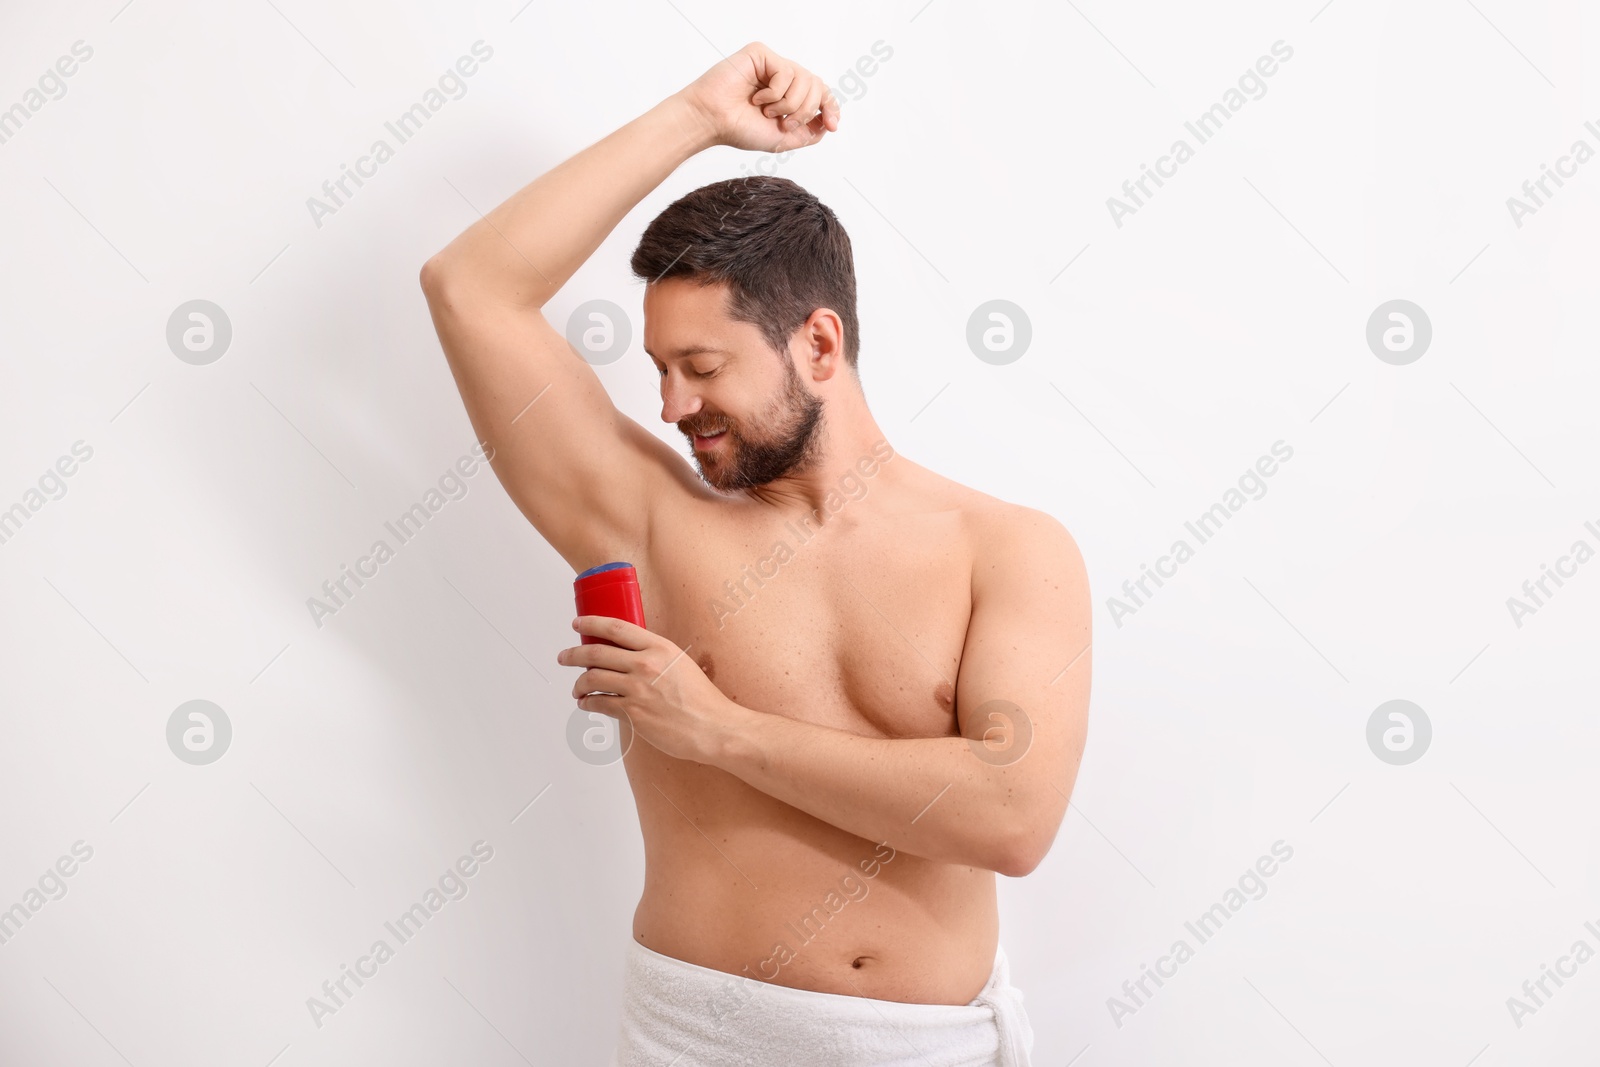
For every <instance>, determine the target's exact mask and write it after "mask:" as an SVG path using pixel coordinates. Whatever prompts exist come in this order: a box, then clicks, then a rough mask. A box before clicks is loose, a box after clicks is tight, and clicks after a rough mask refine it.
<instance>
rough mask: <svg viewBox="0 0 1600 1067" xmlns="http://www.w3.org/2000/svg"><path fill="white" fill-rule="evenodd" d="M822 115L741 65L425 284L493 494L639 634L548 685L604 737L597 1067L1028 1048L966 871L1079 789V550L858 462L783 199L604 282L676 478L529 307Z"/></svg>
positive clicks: (732, 188)
mask: <svg viewBox="0 0 1600 1067" xmlns="http://www.w3.org/2000/svg"><path fill="white" fill-rule="evenodd" d="M839 119H840V115H839V105H838V102H837V101H836V100H835V99H834V98H833V97H832V94H831V93H829V92H828V91H827V87H826V86H825V85H824V84H823V82H822V81H821V80H820V79H818V78H817V77H815V76H814V75H812V74H811V73H810V72H808V71H806V70H804V69H803V68H801V67H799V66H798V65H796V64H795V63H793V62H791V61H789V60H786V59H784V58H782V57H780V56H778V55H776V54H774V53H773V52H772V51H771V50H770V49H768V48H766V47H765V46H764V45H762V44H759V43H755V44H751V45H749V46H747V47H745V48H744V49H742V50H740V51H739V52H738V53H736V54H735V55H733V56H731V57H729V58H728V59H727V60H725V61H723V62H720V63H718V64H717V65H716V66H714V67H712V68H711V70H709V71H708V72H706V74H705V75H703V76H702V77H700V78H699V79H698V80H696V81H695V82H693V83H692V84H690V85H689V86H687V87H685V88H684V89H683V90H681V91H680V92H678V93H676V94H674V95H672V96H670V97H668V98H667V99H666V100H664V101H662V102H661V103H659V104H657V105H656V106H655V107H653V108H651V109H650V110H649V111H647V112H646V113H645V114H644V115H642V116H641V117H639V118H636V119H634V120H633V121H632V122H629V123H628V124H627V125H625V126H623V127H621V128H620V129H618V130H616V131H615V132H613V133H612V134H610V135H609V136H608V137H606V138H604V139H603V140H601V141H599V142H597V143H595V144H593V145H591V146H590V147H588V148H586V149H584V150H583V151H582V152H580V153H578V154H577V155H576V156H574V157H572V158H571V159H569V160H567V161H566V162H564V163H562V164H561V165H559V166H557V167H556V168H555V169H553V170H551V171H550V172H549V173H547V174H545V175H544V176H542V177H540V178H539V179H538V180H536V181H534V182H533V183H532V184H530V185H528V186H527V187H525V188H524V189H522V190H521V191H519V192H518V193H516V194H515V195H514V196H512V197H511V198H510V199H509V200H507V201H506V202H505V203H503V204H501V205H500V206H499V207H497V208H495V209H494V210H493V211H491V212H490V213H489V215H488V216H486V217H485V218H483V219H482V220H480V221H479V222H477V223H475V224H474V225H472V226H471V227H469V228H468V229H467V230H466V231H465V232H463V233H462V234H461V235H460V236H459V237H457V238H456V239H455V240H454V241H452V242H451V243H450V245H449V246H448V247H446V248H445V249H444V250H443V251H441V252H439V253H438V254H437V255H435V256H434V257H433V258H432V259H430V260H429V261H428V263H427V264H426V265H425V266H424V267H423V270H422V287H423V290H424V292H425V293H426V294H427V298H428V303H429V307H430V308H431V309H432V313H433V321H434V324H435V327H436V328H437V330H438V333H439V338H440V341H441V343H442V346H443V348H444V352H445V355H446V356H447V358H448V359H449V362H450V368H451V371H452V373H453V374H454V376H455V380H456V384H457V386H458V387H459V388H460V390H461V396H462V399H463V400H464V402H465V405H466V409H467V414H468V416H469V417H470V418H471V420H472V425H473V427H474V428H475V429H476V431H477V432H478V435H479V437H480V438H481V439H483V440H484V441H486V442H487V443H488V444H490V445H491V446H492V447H493V453H492V455H493V467H494V470H495V473H496V475H497V476H498V477H499V479H500V481H501V483H502V484H503V485H504V486H505V488H506V491H507V492H508V493H509V494H510V495H511V498H512V499H513V500H514V501H515V502H516V504H517V506H518V507H519V508H520V509H521V510H522V512H523V514H525V515H526V516H527V517H528V520H529V521H530V522H532V523H533V525H534V526H535V527H536V528H537V529H538V530H539V532H540V533H541V534H542V535H543V536H544V537H545V538H546V539H547V540H548V541H549V542H550V544H551V545H552V546H553V547H554V548H555V549H556V551H557V552H559V553H560V554H561V555H562V557H563V558H564V559H566V561H567V562H568V563H569V564H571V566H572V567H573V569H574V570H575V571H582V570H585V569H588V568H590V567H593V566H596V565H598V564H604V563H607V562H612V561H619V560H626V561H629V562H632V563H633V564H634V565H635V566H636V567H637V569H638V574H639V581H640V586H641V589H642V592H643V601H644V606H645V612H646V617H647V622H648V626H649V628H648V629H643V628H640V627H637V626H634V625H633V624H631V623H628V622H624V621H619V620H614V619H608V618H601V617H597V616H595V617H591V616H584V617H581V618H579V619H576V620H574V624H573V625H574V629H575V630H576V631H578V632H579V633H580V634H587V635H592V636H595V637H600V638H604V639H606V640H607V641H610V642H613V643H612V644H587V645H584V644H575V647H572V648H568V649H565V650H564V651H562V652H561V653H560V655H559V656H558V657H557V659H558V661H559V662H560V663H562V664H565V665H568V666H574V667H582V668H584V670H583V673H582V674H580V675H579V676H578V678H577V682H576V684H575V685H574V686H573V695H574V696H575V697H578V698H579V699H578V706H579V707H580V708H583V709H586V710H588V711H591V712H597V713H602V714H604V715H608V716H612V717H613V718H615V719H616V720H617V722H618V727H619V729H620V730H621V731H622V734H623V736H624V737H626V738H628V739H629V741H630V745H629V747H628V748H627V751H626V755H625V757H624V766H625V768H626V771H627V774H628V780H629V783H630V785H631V786H632V789H633V794H634V799H635V802H636V804H637V807H638V812H639V823H640V829H641V832H642V834H643V837H644V845H645V885H644V892H643V895H642V897H641V899H640V901H639V906H638V910H637V911H636V912H635V914H634V921H633V943H632V946H631V948H630V955H629V959H628V964H627V971H626V973H627V976H628V977H627V986H626V988H625V989H624V996H623V1016H622V1027H621V1034H620V1040H619V1043H618V1047H617V1052H616V1060H615V1062H617V1063H621V1064H634V1063H660V1064H667V1063H674V1062H675V1063H676V1064H678V1065H680V1067H688V1065H690V1064H711V1063H718V1064H720V1063H745V1062H785V1063H787V1062H803V1063H807V1064H832V1063H840V1064H845V1063H849V1064H859V1063H869V1062H870V1063H878V1062H901V1061H905V1062H915V1063H937V1064H956V1063H962V1064H966V1063H972V1064H978V1063H984V1064H988V1063H998V1064H1026V1063H1027V1062H1028V1057H1029V1052H1030V1050H1031V1047H1032V1044H1033V1036H1032V1029H1031V1026H1030V1025H1029V1023H1028V1020H1027V1017H1026V1014H1025V1012H1024V1011H1023V1008H1022V1004H1021V995H1020V993H1019V992H1018V991H1017V990H1016V989H1015V987H1013V986H1011V985H1010V984H1009V969H1008V964H1007V960H1006V957H1005V954H1004V951H1003V949H1002V947H1001V945H1000V943H999V916H998V911H997V908H996V899H995V877H994V875H995V872H999V873H1001V874H1005V875H1009V876H1011V877H1021V876H1023V875H1026V874H1027V873H1028V872H1030V871H1032V870H1033V869H1034V868H1035V867H1036V866H1037V865H1038V864H1039V862H1040V861H1041V860H1042V859H1043V858H1044V855H1045V853H1046V851H1047V850H1048V849H1049V847H1050V845H1051V842H1052V841H1053V839H1054V837H1055V834H1056V831H1057V829H1058V827H1059V826H1060V823H1061V819H1062V816H1063V815H1064V813H1065V811H1066V806H1067V798H1068V796H1069V795H1070V793H1071V790H1072V785H1073V782H1074V779H1075V778H1076V774H1077V768H1078V764H1079V760H1080V758H1081V756H1082V751H1083V744H1084V739H1085V733H1086V724H1087V712H1088V697H1089V656H1088V650H1089V639H1090V625H1089V596H1088V583H1087V578H1086V576H1085V573H1084V567H1083V564H1082V561H1081V559H1080V557H1079V554H1078V551H1077V547H1076V545H1075V544H1074V542H1073V540H1072V538H1071V537H1070V536H1069V534H1068V533H1067V531H1066V530H1065V529H1063V527H1062V526H1061V524H1060V523H1058V522H1057V521H1056V520H1055V519H1053V518H1051V517H1050V516H1048V515H1046V514H1043V513H1041V512H1039V511H1035V510H1032V509H1029V508H1024V507H1020V506H1016V505H1012V504H1007V503H1004V502H1002V501H999V500H996V499H994V498H992V497H989V496H986V495H984V494H982V493H979V492H977V491H975V490H972V489H968V488H966V487H963V486H960V485H957V484H956V483H954V482H951V481H949V480H947V479H945V478H942V477H940V476H938V475H936V474H934V473H933V472H931V471H929V470H927V469H925V468H923V467H920V466H918V465H917V464H915V463H913V462H912V461H911V460H909V459H907V458H906V457H904V456H901V455H898V454H896V453H895V452H894V450H893V449H892V448H891V447H890V446H889V444H888V442H887V441H886V439H885V437H884V435H883V432H882V431H881V430H880V429H879V428H878V425H877V423H876V422H875V421H874V419H873V417H872V414H871V412H870V411H869V410H868V408H867V403H866V398H865V396H864V394H863V392H862V387H861V382H860V379H859V377H858V376H857V371H856V361H857V354H858V347H859V337H858V329H857V321H856V310H855V273H854V267H853V264H852V260H851V251H850V242H849V238H848V237H847V236H846V235H845V233H844V230H843V228H842V227H841V226H840V224H839V221H838V219H837V218H835V217H834V215H833V213H832V212H831V211H830V210H829V209H828V208H826V207H825V206H823V205H822V204H821V203H819V202H818V201H817V200H816V199H815V198H814V197H812V196H811V195H810V194H808V193H806V192H805V191H804V190H803V189H801V188H800V187H799V186H797V185H795V184H794V183H793V182H789V181H786V180H784V179H779V178H771V177H752V178H748V179H736V180H732V181H727V182H720V183H717V184H714V185H710V186H706V187H705V188H702V189H697V190H695V191H694V192H692V193H690V194H689V195H687V196H685V197H684V198H683V199H681V200H679V201H678V202H676V203H674V204H673V205H671V206H670V207H669V208H667V209H666V210H665V211H664V212H662V213H661V215H660V216H659V217H657V218H656V219H655V220H654V221H653V222H652V223H651V224H650V226H649V228H648V229H647V230H646V232H645V234H644V237H643V239H642V240H641V242H640V244H639V247H638V250H637V251H636V252H635V254H634V257H633V264H632V265H633V269H634V272H635V273H636V274H638V275H639V276H640V277H641V278H643V279H644V280H645V281H646V283H647V284H646V287H645V293H644V323H645V328H644V348H645V351H646V352H647V353H648V354H649V357H650V360H651V362H652V363H653V364H654V367H655V369H656V372H657V373H658V375H659V376H660V382H661V401H662V409H661V418H662V419H663V421H666V422H669V423H673V424H675V425H676V426H677V428H678V429H679V430H680V431H682V432H683V433H684V434H685V435H686V436H688V438H689V443H690V446H691V449H692V452H693V456H694V461H695V464H696V465H697V467H698V476H697V474H696V472H695V470H692V469H691V468H690V466H689V464H688V463H687V462H685V460H684V459H683V457H682V456H680V455H679V454H677V453H676V452H675V451H674V450H673V449H672V448H670V447H669V446H667V445H666V444H664V443H663V442H662V441H661V440H660V439H658V438H657V437H655V436H654V435H652V434H651V433H649V432H648V431H646V430H645V429H644V428H643V427H641V426H640V425H639V424H638V423H636V422H634V421H633V420H632V419H630V418H628V417H627V416H626V415H624V414H622V413H621V412H619V411H618V410H617V409H616V408H615V407H614V406H613V405H612V403H611V402H610V400H609V398H608V397H607V395H606V392H605V390H604V388H603V387H602V386H601V384H600V381H599V379H598V378H597V376H596V375H595V372H594V370H593V369H592V368H591V367H590V366H589V365H588V364H587V363H586V362H585V361H584V360H583V359H582V358H580V357H579V356H578V355H577V354H576V353H574V352H573V351H572V349H571V348H569V347H568V345H567V343H566V341H565V340H564V339H563V337H562V335H561V333H560V332H559V331H558V330H557V329H555V328H553V327H552V326H551V325H550V324H549V323H548V322H547V321H546V320H545V318H544V316H543V315H542V313H541V310H540V309H541V308H542V307H543V306H544V305H545V304H546V303H547V302H548V301H549V300H550V299H551V298H552V297H553V296H555V294H556V293H557V291H558V290H560V288H561V287H562V285H563V284H565V283H566V281H567V280H568V279H569V278H570V277H571V276H572V274H573V272H574V271H576V270H577V268H578V267H579V266H580V265H581V264H582V263H583V262H584V260H586V259H587V258H588V257H589V256H590V255H591V254H592V253H593V252H594V250H595V248H596V247H598V246H599V244H600V242H601V241H602V240H604V239H605V237H606V235H607V234H608V233H610V232H611V230H612V229H613V227H615V226H616V224H617V223H618V221H620V220H621V219H622V217H623V216H624V215H625V214H627V212H628V211H630V210H631V209H632V208H633V207H634V206H635V205H636V204H638V203H639V201H640V200H641V199H642V198H643V197H644V196H645V195H646V194H648V193H649V192H650V191H651V190H653V189H654V188H655V187H656V186H657V185H658V184H659V183H660V182H661V181H662V180H664V179H665V178H666V177H667V176H668V175H670V174H671V173H672V172H673V170H674V169H675V168H676V167H677V166H678V165H679V164H681V163H682V162H683V161H684V160H686V159H688V158H689V157H691V156H692V155H694V154H695V153H697V152H699V151H701V150H703V149H705V148H709V147H711V146H713V145H732V146H734V147H737V148H741V149H750V150H766V151H788V150H791V149H798V148H800V147H803V146H805V145H808V144H812V143H815V142H817V141H820V140H821V139H822V138H823V136H824V135H825V134H826V133H828V132H834V131H837V130H838V128H839ZM966 428H968V429H970V431H971V432H974V433H984V434H988V433H993V432H996V431H997V430H998V429H1002V428H997V427H988V426H970V427H966ZM596 694H598V695H596Z"/></svg>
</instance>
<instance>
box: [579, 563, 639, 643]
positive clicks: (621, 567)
mask: <svg viewBox="0 0 1600 1067" xmlns="http://www.w3.org/2000/svg"><path fill="white" fill-rule="evenodd" d="M572 590H573V595H574V597H575V598H576V600H577V602H578V614H579V615H605V616H607V617H609V618H613V619H626V620H627V621H628V622H631V623H633V624H634V625H635V626H644V627H645V629H649V627H648V626H645V622H644V601H643V600H642V599H641V598H640V596H639V574H638V572H637V571H635V570H634V569H633V564H631V563H602V564H601V565H600V566H598V567H590V568H589V569H588V570H586V571H584V572H583V573H582V574H580V575H578V576H577V577H576V578H574V579H573V581H572ZM579 639H580V641H581V642H582V643H583V644H585V645H612V646H615V645H616V642H615V641H607V640H606V639H605V638H603V637H592V636H590V635H589V634H580V635H579Z"/></svg>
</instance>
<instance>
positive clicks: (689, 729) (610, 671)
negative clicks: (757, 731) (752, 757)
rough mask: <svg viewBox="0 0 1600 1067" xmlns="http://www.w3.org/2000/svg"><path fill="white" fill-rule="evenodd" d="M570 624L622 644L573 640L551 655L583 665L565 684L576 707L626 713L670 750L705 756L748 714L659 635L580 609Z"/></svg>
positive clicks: (701, 759)
mask: <svg viewBox="0 0 1600 1067" xmlns="http://www.w3.org/2000/svg"><path fill="white" fill-rule="evenodd" d="M572 628H573V629H574V630H577V631H578V632H579V633H582V634H588V635H589V636H591V637H603V638H605V639H606V640H607V641H614V642H616V644H617V645H619V646H621V647H618V648H613V647H612V646H611V645H576V646H574V647H572V648H564V649H562V650H561V651H560V652H559V653H557V654H556V662H557V663H560V664H562V665H563V666H569V667H587V668H588V669H587V670H585V671H584V672H583V673H582V674H580V675H578V680H577V682H576V683H575V684H574V685H573V687H572V695H573V696H574V697H577V698H578V707H580V708H582V709H583V710H584V711H598V712H600V713H602V714H605V715H609V716H611V717H612V718H614V719H618V720H621V719H623V718H626V719H627V721H628V723H629V724H630V725H631V726H632V727H633V729H634V730H635V731H636V733H637V734H638V736H640V737H642V738H644V739H645V740H646V741H648V742H650V743H651V744H652V745H654V746H655V747H656V748H659V749H660V750H661V751H662V752H665V753H666V754H667V755H669V756H673V757H676V758H677V759H686V760H693V761H694V762H696V763H709V762H710V761H711V759H712V757H713V756H714V755H715V754H716V752H717V751H718V750H719V749H720V747H721V745H722V741H723V738H724V737H725V736H726V735H727V733H728V731H729V730H730V729H731V728H732V727H733V726H734V724H735V723H736V722H737V721H738V720H739V719H740V717H741V716H744V715H747V714H749V713H748V712H746V711H745V709H743V708H740V707H739V705H737V704H735V703H734V702H733V701H731V700H729V699H728V698H727V697H726V696H724V695H723V694H722V690H720V689H718V688H717V687H716V685H714V684H713V683H712V681H711V679H709V678H707V677H706V676H705V672H704V671H702V670H701V669H700V665H699V664H698V663H696V662H695V661H694V660H693V659H690V658H689V656H688V655H687V654H686V650H684V649H680V648H679V647H678V646H677V645H675V644H673V643H672V642H671V641H668V640H667V639H666V638H665V637H662V636H661V635H660V634H655V633H651V632H650V631H649V630H646V629H644V628H643V627H641V626H635V625H634V624H633V623H631V622H627V621H626V620H623V619H612V618H607V617H606V616H604V615H579V616H578V617H577V618H576V619H574V620H572ZM608 694H615V695H608Z"/></svg>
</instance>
